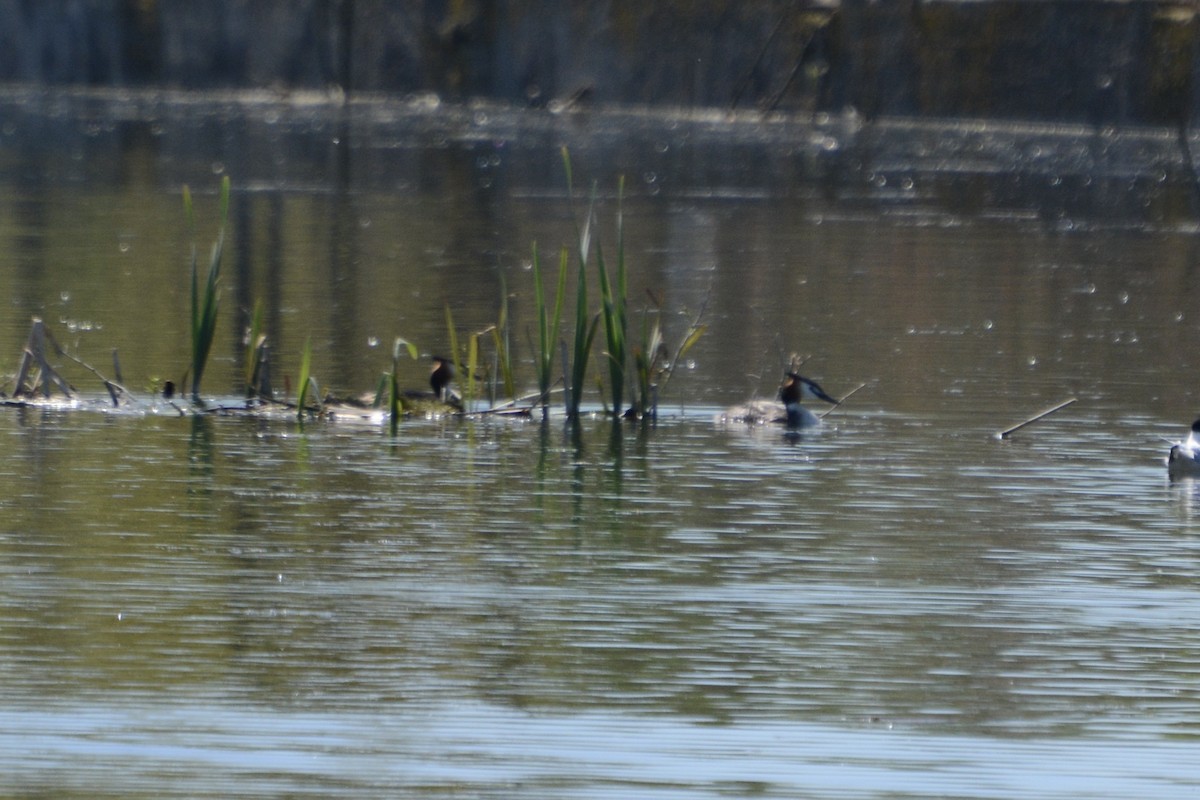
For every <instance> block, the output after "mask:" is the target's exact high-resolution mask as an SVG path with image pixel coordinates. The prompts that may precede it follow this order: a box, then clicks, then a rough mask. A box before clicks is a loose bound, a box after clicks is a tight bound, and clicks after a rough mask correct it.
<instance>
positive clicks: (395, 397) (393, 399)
mask: <svg viewBox="0 0 1200 800" xmlns="http://www.w3.org/2000/svg"><path fill="white" fill-rule="evenodd" d="M401 349H406V350H408V354H409V356H410V357H411V358H412V359H413V360H414V361H415V360H416V358H417V346H416V345H415V344H413V343H412V342H409V341H406V340H404V339H401V338H400V337H399V336H397V337H396V341H395V342H394V343H393V344H392V372H391V375H389V376H388V427H389V428H390V430H391V433H392V436H395V435H396V434H397V433H399V431H400V410H401V403H400V352H401ZM375 405H377V406H378V405H379V392H376V397H375Z"/></svg>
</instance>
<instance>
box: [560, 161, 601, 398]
mask: <svg viewBox="0 0 1200 800" xmlns="http://www.w3.org/2000/svg"><path fill="white" fill-rule="evenodd" d="M562 159H563V167H564V169H565V170H566V174H567V202H568V203H569V204H570V205H571V209H572V211H571V218H572V219H573V220H575V232H576V241H577V244H578V248H579V277H578V280H577V281H576V285H575V336H574V340H573V345H574V346H573V347H572V351H571V363H570V367H569V369H570V372H571V380H570V382H569V383H568V384H567V385H566V386H565V387H564V390H565V394H566V399H565V403H566V409H567V418H568V419H571V420H577V419H579V406H580V403H581V401H582V397H583V384H584V381H585V380H586V378H587V363H588V356H589V354H590V353H591V350H592V340H593V338H594V337H595V335H596V325H597V323H598V322H599V319H600V318H599V315H596V316H595V317H592V318H591V320H590V321H589V317H591V311H590V310H589V309H588V291H587V263H588V257H589V256H588V253H589V252H590V250H591V230H592V216H593V208H594V205H595V200H596V192H595V189H594V188H593V190H592V198H591V202H590V203H589V205H588V212H587V216H586V217H585V218H584V222H583V226H582V227H580V225H579V221H578V219H577V218H576V216H575V213H574V197H575V187H574V182H573V180H572V175H571V156H570V153H569V152H568V150H567V148H566V147H563V149H562ZM567 369H568V366H567V364H566V363H565V361H564V363H563V372H564V373H565V372H566V371H567Z"/></svg>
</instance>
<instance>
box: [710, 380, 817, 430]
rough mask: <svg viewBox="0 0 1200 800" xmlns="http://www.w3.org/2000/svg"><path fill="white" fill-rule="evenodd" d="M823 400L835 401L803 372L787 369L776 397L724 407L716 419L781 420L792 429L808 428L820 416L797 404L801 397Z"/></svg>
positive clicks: (815, 424)
mask: <svg viewBox="0 0 1200 800" xmlns="http://www.w3.org/2000/svg"><path fill="white" fill-rule="evenodd" d="M805 398H807V399H810V400H811V399H816V400H824V401H825V402H826V403H830V404H832V405H837V402H838V401H837V400H834V399H833V398H832V397H830V396H829V395H828V394H827V393H826V392H825V390H824V389H822V388H821V387H820V385H819V384H818V383H817V382H816V381H814V380H812V379H810V378H805V377H804V376H803V375H798V374H796V373H795V372H789V373H787V374H786V375H785V376H784V379H783V384H782V385H781V386H780V387H779V400H751V401H749V402H747V403H742V404H740V405H736V406H730V407H729V408H727V409H725V413H723V414H722V415H721V417H720V419H721V420H722V421H724V422H745V423H749V424H751V425H763V424H767V423H774V422H782V423H785V424H786V425H787V427H788V428H790V429H792V430H798V429H800V428H811V427H814V426H817V425H820V424H821V418H820V417H818V416H817V415H816V414H814V413H812V412H811V411H809V410H808V409H807V408H804V407H803V406H801V405H800V401H801V400H803V399H805Z"/></svg>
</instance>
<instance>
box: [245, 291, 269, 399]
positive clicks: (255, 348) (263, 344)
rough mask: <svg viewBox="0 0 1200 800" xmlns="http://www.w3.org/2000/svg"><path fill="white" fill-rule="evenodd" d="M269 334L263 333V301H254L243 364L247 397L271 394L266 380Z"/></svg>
mask: <svg viewBox="0 0 1200 800" xmlns="http://www.w3.org/2000/svg"><path fill="white" fill-rule="evenodd" d="M266 356H267V335H266V334H265V333H263V303H262V300H257V301H255V303H254V312H253V313H252V314H251V315H250V328H249V329H248V330H247V332H246V353H245V356H244V363H243V364H242V383H243V385H244V386H245V388H246V397H247V398H253V397H265V396H267V395H269V394H270V387H269V385H268V384H267V382H266V381H265V378H266V367H267V358H266Z"/></svg>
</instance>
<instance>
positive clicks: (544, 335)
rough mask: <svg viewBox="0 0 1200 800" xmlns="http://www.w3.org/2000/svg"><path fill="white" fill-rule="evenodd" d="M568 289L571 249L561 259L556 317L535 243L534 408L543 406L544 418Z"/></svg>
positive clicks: (556, 298)
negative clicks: (549, 304) (550, 308)
mask: <svg viewBox="0 0 1200 800" xmlns="http://www.w3.org/2000/svg"><path fill="white" fill-rule="evenodd" d="M566 288H567V248H565V247H564V248H562V250H561V251H560V253H559V259H558V284H557V288H556V289H555V292H554V311H553V316H551V315H549V314H548V313H547V310H546V309H547V306H546V290H545V284H544V283H543V281H542V266H541V262H540V261H539V259H538V251H537V243H536V242H535V243H534V244H533V293H534V303H535V305H536V307H537V323H538V353H537V380H538V396H537V401H536V402H535V403H534V405H540V406H541V407H542V417H543V419H545V418H547V417H549V413H550V387H551V385H552V384H553V381H554V350H555V348H556V346H557V344H556V342H555V340H556V339H557V338H558V327H559V324H560V322H561V320H562V308H563V296H564V295H565V294H566Z"/></svg>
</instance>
